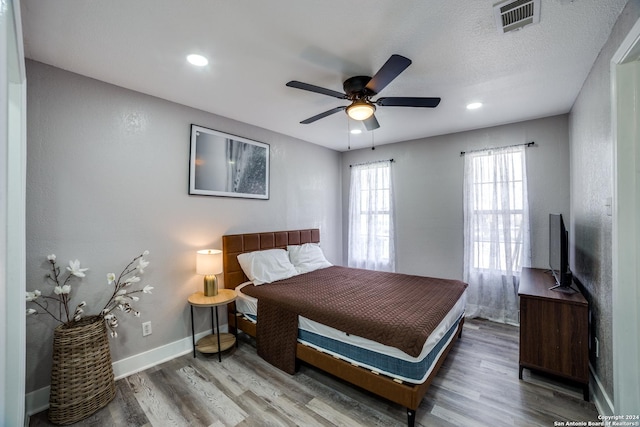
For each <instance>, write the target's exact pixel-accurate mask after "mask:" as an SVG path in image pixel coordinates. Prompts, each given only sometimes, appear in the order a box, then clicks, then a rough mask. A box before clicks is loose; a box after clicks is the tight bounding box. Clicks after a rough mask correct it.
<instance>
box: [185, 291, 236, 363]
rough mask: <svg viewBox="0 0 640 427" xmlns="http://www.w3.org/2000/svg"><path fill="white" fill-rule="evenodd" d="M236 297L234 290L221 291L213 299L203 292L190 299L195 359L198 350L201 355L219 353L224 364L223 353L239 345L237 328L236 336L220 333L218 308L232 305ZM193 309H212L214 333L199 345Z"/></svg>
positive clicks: (204, 338) (220, 360)
mask: <svg viewBox="0 0 640 427" xmlns="http://www.w3.org/2000/svg"><path fill="white" fill-rule="evenodd" d="M236 297H237V295H236V291H234V290H233V289H219V290H218V294H217V295H215V296H212V297H206V296H204V293H203V292H196V293H194V294H192V295H191V296H190V297H189V305H190V306H191V337H192V340H193V357H196V350H198V351H199V352H201V353H218V361H219V362H222V352H223V351H225V350H228V349H230V348H231V347H233V345H234V344H235V345H236V346H237V345H238V335H237V334H238V329H237V328H236V330H235V335H232V334H228V333H220V330H219V328H220V324H219V322H218V307H219V306H221V305H227V304H229V303H232V302H233V301H235V300H236ZM193 307H210V308H211V332H213V333H212V334H211V335H207V336H206V337H203V338H201V339H200V340H198V342H197V343H196V334H195V326H194V323H193ZM214 309H215V317H214ZM214 320H215V323H214ZM216 332H217V333H216Z"/></svg>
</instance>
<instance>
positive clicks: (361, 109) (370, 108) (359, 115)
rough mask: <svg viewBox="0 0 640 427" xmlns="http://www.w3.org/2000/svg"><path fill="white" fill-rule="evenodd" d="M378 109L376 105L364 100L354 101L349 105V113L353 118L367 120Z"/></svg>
mask: <svg viewBox="0 0 640 427" xmlns="http://www.w3.org/2000/svg"><path fill="white" fill-rule="evenodd" d="M375 111H376V106H375V105H373V104H371V103H370V102H366V101H363V100H357V101H354V102H353V104H351V105H349V106H348V107H347V114H348V115H349V117H351V118H352V119H353V120H367V119H368V118H369V117H371V116H372V115H373V113H374V112H375Z"/></svg>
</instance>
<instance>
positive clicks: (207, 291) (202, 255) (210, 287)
mask: <svg viewBox="0 0 640 427" xmlns="http://www.w3.org/2000/svg"><path fill="white" fill-rule="evenodd" d="M220 273H222V251H220V250H218V249H203V250H201V251H198V252H197V255H196V274H201V275H203V276H204V296H206V297H212V296H215V295H218V278H217V277H216V274H220Z"/></svg>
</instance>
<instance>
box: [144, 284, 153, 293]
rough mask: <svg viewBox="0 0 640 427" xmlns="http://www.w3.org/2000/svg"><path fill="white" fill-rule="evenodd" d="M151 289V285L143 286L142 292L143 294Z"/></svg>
mask: <svg viewBox="0 0 640 427" xmlns="http://www.w3.org/2000/svg"><path fill="white" fill-rule="evenodd" d="M151 289H153V286H149V285H147V286H145V287H144V289H142V292H144V293H145V294H150V293H151Z"/></svg>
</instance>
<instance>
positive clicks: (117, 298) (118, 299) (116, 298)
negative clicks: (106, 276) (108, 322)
mask: <svg viewBox="0 0 640 427" xmlns="http://www.w3.org/2000/svg"><path fill="white" fill-rule="evenodd" d="M114 300H115V302H117V303H119V304H121V303H123V302H124V297H123V296H122V295H118V296H117V297H115V298H114Z"/></svg>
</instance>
